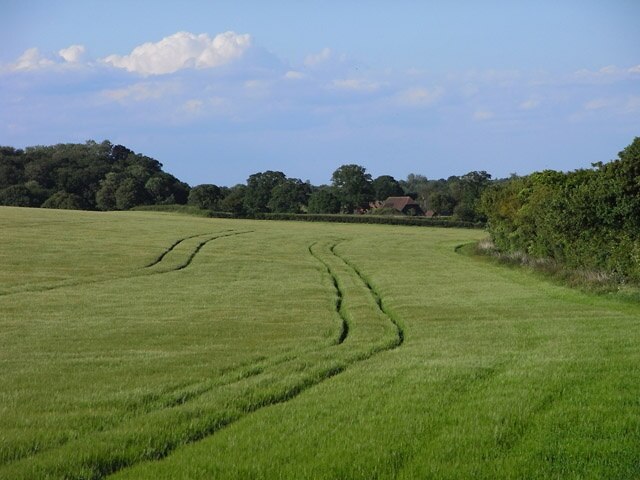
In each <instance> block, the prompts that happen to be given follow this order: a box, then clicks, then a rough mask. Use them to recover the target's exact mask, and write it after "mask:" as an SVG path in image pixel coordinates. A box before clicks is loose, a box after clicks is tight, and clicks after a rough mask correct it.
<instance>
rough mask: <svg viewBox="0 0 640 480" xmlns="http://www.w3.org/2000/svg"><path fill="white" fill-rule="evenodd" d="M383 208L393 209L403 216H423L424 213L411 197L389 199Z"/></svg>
mask: <svg viewBox="0 0 640 480" xmlns="http://www.w3.org/2000/svg"><path fill="white" fill-rule="evenodd" d="M382 207H383V208H393V209H395V210H397V211H398V212H401V213H403V214H405V215H424V211H423V210H422V208H420V205H418V202H416V201H415V200H414V199H413V198H411V197H389V198H387V199H386V200H385V201H384V203H383V204H382Z"/></svg>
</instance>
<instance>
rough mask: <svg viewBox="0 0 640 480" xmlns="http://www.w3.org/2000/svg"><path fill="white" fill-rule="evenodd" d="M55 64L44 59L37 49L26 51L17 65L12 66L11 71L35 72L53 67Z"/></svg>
mask: <svg viewBox="0 0 640 480" xmlns="http://www.w3.org/2000/svg"><path fill="white" fill-rule="evenodd" d="M53 64H54V62H53V61H52V60H50V59H48V58H46V57H44V56H43V55H42V54H41V53H40V51H39V50H38V49H37V48H29V49H28V50H26V51H25V52H24V53H23V54H22V55H21V56H20V57H18V60H16V62H15V63H13V64H12V65H10V67H9V69H10V70H35V69H36V68H41V67H47V66H50V65H53Z"/></svg>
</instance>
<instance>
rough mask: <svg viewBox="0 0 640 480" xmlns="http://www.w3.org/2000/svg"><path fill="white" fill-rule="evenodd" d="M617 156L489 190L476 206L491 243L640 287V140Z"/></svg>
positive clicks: (540, 173) (636, 140) (507, 182)
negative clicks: (578, 167)
mask: <svg viewBox="0 0 640 480" xmlns="http://www.w3.org/2000/svg"><path fill="white" fill-rule="evenodd" d="M618 155H619V158H618V159H617V160H615V161H612V162H609V163H607V164H603V163H598V164H594V165H593V168H592V169H583V170H576V171H573V172H569V173H561V172H555V171H550V170H547V171H543V172H537V173H534V174H532V175H529V176H527V177H519V178H513V179H511V180H509V181H506V182H500V183H496V184H494V185H493V186H491V187H490V188H489V189H488V190H486V191H485V193H484V194H483V196H482V199H481V207H480V208H481V211H482V212H483V213H484V215H486V217H487V219H488V223H487V225H488V229H489V232H490V233H491V236H492V238H493V241H494V243H495V245H496V246H497V247H498V248H499V249H500V250H501V251H505V252H518V251H519V252H523V253H525V254H527V255H531V256H534V257H538V258H544V257H546V258H552V259H554V260H556V261H559V262H562V263H563V264H565V265H567V266H569V267H572V268H581V269H590V270H598V271H604V272H607V273H608V274H611V275H614V276H617V277H618V278H620V279H622V280H633V281H636V282H638V281H640V138H636V139H635V140H634V141H633V143H632V144H631V145H629V146H628V147H627V148H625V149H624V150H623V151H622V152H620V153H619V154H618Z"/></svg>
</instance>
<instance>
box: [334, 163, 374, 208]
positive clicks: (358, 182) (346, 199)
mask: <svg viewBox="0 0 640 480" xmlns="http://www.w3.org/2000/svg"><path fill="white" fill-rule="evenodd" d="M331 183H332V185H333V186H334V187H335V191H336V193H337V195H338V198H339V199H340V208H341V210H342V211H343V212H345V213H353V211H354V210H355V209H357V208H366V207H368V205H369V202H371V201H372V200H373V199H374V198H373V196H374V195H373V187H372V185H371V175H370V174H368V173H367V172H366V169H365V168H364V167H362V166H360V165H355V164H349V165H342V166H341V167H339V168H338V169H337V170H336V171H334V172H333V175H331Z"/></svg>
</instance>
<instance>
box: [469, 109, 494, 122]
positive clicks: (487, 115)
mask: <svg viewBox="0 0 640 480" xmlns="http://www.w3.org/2000/svg"><path fill="white" fill-rule="evenodd" d="M493 117H495V114H494V113H493V112H492V111H491V110H486V109H483V110H476V111H475V112H473V119H474V120H476V121H478V122H483V121H485V120H491V119H492V118H493Z"/></svg>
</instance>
